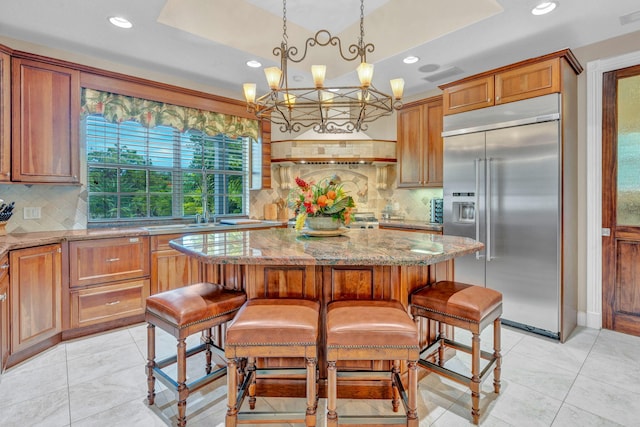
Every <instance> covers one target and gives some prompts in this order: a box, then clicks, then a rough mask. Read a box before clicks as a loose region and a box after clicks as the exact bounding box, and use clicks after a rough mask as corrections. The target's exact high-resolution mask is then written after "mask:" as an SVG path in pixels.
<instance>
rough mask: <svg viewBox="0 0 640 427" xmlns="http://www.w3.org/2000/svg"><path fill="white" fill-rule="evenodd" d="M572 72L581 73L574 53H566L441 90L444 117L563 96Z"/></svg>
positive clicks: (495, 71)
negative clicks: (566, 76)
mask: <svg viewBox="0 0 640 427" xmlns="http://www.w3.org/2000/svg"><path fill="white" fill-rule="evenodd" d="M569 68H570V69H572V70H573V72H575V73H578V74H579V73H580V72H582V67H581V66H580V64H579V63H578V61H577V60H576V58H575V57H574V56H573V54H572V53H571V51H570V50H563V51H560V52H555V53H552V54H549V55H545V56H541V57H538V58H534V59H529V60H526V61H522V62H518V63H517V64H513V65H510V66H508V67H502V68H498V69H495V70H491V71H487V72H486V73H482V74H478V75H476V76H472V77H468V78H466V79H463V80H459V81H457V82H453V83H449V84H446V85H443V86H440V89H442V90H443V91H444V94H443V97H444V115H449V114H456V113H462V112H465V111H470V110H476V109H478V108H485V107H491V106H493V105H499V104H506V103H508V102H514V101H520V100H522V99H527V98H534V97H536V96H541V95H547V94H549V93H556V92H561V91H562V81H563V75H564V73H565V71H566V70H567V69H569Z"/></svg>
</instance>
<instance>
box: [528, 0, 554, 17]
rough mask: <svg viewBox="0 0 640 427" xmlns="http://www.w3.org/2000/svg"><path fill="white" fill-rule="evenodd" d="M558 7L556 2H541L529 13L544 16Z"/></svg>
mask: <svg viewBox="0 0 640 427" xmlns="http://www.w3.org/2000/svg"><path fill="white" fill-rule="evenodd" d="M557 6H558V2H557V1H542V2H540V3H538V5H537V6H536V7H534V8H533V9H531V13H532V14H534V15H546V14H547V13H549V12H551V11H553V10H554V9H555V8H556V7H557Z"/></svg>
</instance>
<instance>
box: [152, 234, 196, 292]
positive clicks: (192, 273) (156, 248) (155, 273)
mask: <svg viewBox="0 0 640 427" xmlns="http://www.w3.org/2000/svg"><path fill="white" fill-rule="evenodd" d="M182 236H183V234H162V235H158V236H151V293H152V294H156V293H158V292H164V291H168V290H170V289H177V288H181V287H183V286H186V285H191V284H194V283H197V282H200V281H201V280H202V274H201V271H200V267H199V265H200V263H199V262H198V260H196V259H195V258H193V257H190V256H188V255H185V254H183V253H182V252H179V251H176V250H175V249H172V248H171V247H170V246H169V242H170V241H171V240H174V239H178V238H180V237H182Z"/></svg>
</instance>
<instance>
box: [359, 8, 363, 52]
mask: <svg viewBox="0 0 640 427" xmlns="http://www.w3.org/2000/svg"><path fill="white" fill-rule="evenodd" d="M358 44H359V45H360V48H362V47H363V46H364V0H360V40H359V43H358Z"/></svg>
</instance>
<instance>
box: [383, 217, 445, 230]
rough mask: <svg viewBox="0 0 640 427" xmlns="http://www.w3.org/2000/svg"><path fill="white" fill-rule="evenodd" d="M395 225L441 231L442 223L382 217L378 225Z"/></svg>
mask: <svg viewBox="0 0 640 427" xmlns="http://www.w3.org/2000/svg"><path fill="white" fill-rule="evenodd" d="M384 226H388V227H396V228H407V229H411V230H428V231H439V232H442V224H440V223H436V222H426V221H420V220H410V219H403V220H396V219H383V220H381V221H380V227H384Z"/></svg>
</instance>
